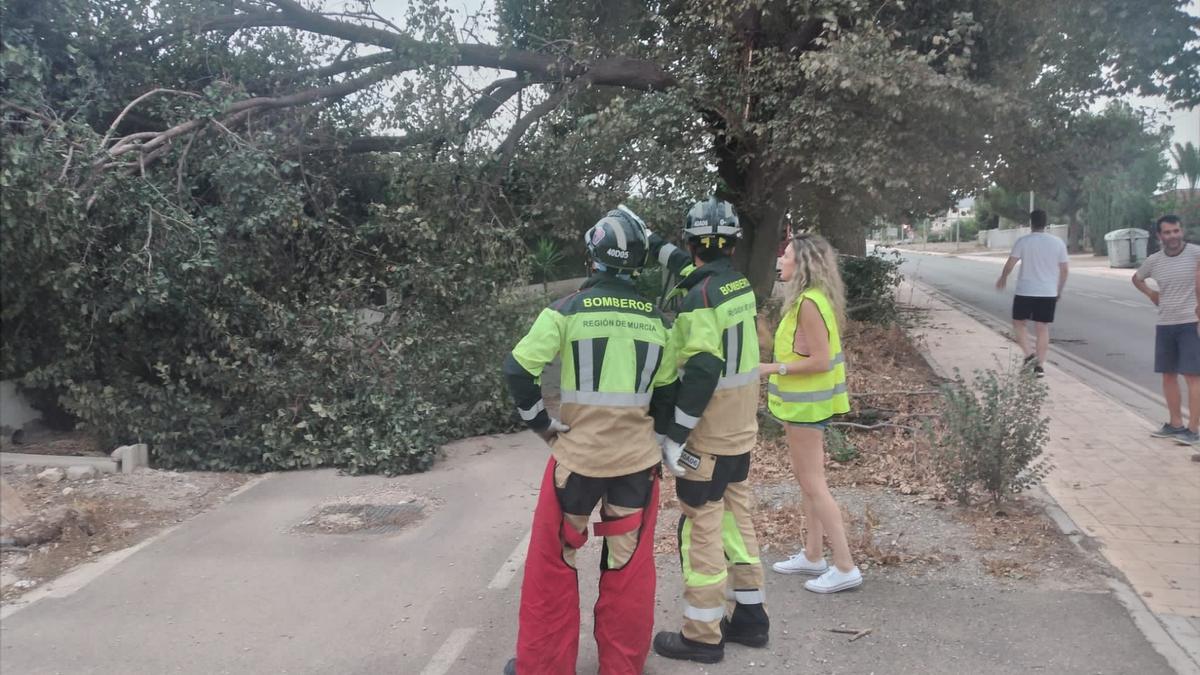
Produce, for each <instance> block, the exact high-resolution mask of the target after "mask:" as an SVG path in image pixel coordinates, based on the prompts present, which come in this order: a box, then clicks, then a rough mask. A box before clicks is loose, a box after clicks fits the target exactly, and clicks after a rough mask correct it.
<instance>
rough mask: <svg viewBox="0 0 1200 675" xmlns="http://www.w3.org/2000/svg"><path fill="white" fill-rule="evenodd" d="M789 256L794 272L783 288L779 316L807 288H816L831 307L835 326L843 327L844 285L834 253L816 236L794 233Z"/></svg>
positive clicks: (785, 311)
mask: <svg viewBox="0 0 1200 675" xmlns="http://www.w3.org/2000/svg"><path fill="white" fill-rule="evenodd" d="M792 255H793V256H795V261H796V272H795V274H793V275H792V279H791V281H789V282H787V285H786V286H784V292H783V306H782V307H781V308H780V316H782V315H784V314H787V312H788V310H790V309H791V308H792V306H793V305H794V304H795V303H796V300H797V298H799V297H800V294H801V293H803V292H804V291H806V290H808V289H810V288H816V289H820V290H821V291H822V292H823V293H825V297H827V298H829V303H830V304H832V305H833V313H834V316H835V317H836V318H837V323H838V327H839V328H841V327H842V326H844V325H845V324H846V285H845V284H844V283H843V282H842V273H841V272H840V271H839V270H838V257H837V251H835V250H833V247H832V246H830V245H829V242H828V241H826V240H825V237H822V236H821V235H819V234H808V233H803V234H797V235H796V236H794V237H792Z"/></svg>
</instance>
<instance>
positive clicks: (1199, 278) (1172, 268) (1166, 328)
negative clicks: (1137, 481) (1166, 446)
mask: <svg viewBox="0 0 1200 675" xmlns="http://www.w3.org/2000/svg"><path fill="white" fill-rule="evenodd" d="M1155 230H1156V231H1157V233H1158V240H1159V242H1161V243H1162V250H1161V251H1159V252H1158V253H1155V254H1154V255H1152V256H1150V257H1149V258H1146V262H1144V263H1142V266H1141V268H1140V269H1138V271H1137V272H1136V273H1135V274H1134V275H1133V285H1134V286H1136V287H1137V289H1138V290H1139V291H1141V292H1142V293H1144V294H1145V295H1146V297H1148V298H1150V301H1151V302H1153V303H1154V304H1155V305H1157V306H1158V325H1157V326H1156V327H1155V340H1154V372H1156V373H1162V378H1163V395H1164V396H1165V397H1166V399H1167V411H1168V412H1169V414H1170V419H1169V420H1168V421H1167V422H1166V423H1165V424H1163V425H1162V428H1161V429H1159V430H1158V431H1156V432H1154V434H1153V435H1154V436H1156V437H1158V438H1173V439H1175V441H1176V442H1178V443H1181V444H1183V445H1191V446H1195V445H1198V444H1200V434H1198V433H1197V431H1198V430H1200V306H1198V305H1197V303H1196V297H1197V294H1198V292H1197V289H1198V288H1200V246H1196V245H1195V244H1189V243H1187V242H1185V241H1184V240H1183V223H1182V222H1180V220H1179V216H1163V217H1162V218H1159V219H1158V222H1157V223H1156V224H1155ZM1147 279H1154V281H1155V283H1156V284H1157V285H1158V290H1155V289H1153V288H1151V287H1150V286H1149V285H1148V284H1147V283H1146V280H1147ZM1180 375H1183V379H1184V380H1186V381H1187V390H1188V423H1187V425H1186V426H1185V425H1184V423H1183V409H1182V399H1183V396H1182V393H1181V392H1180V389H1179V376H1180Z"/></svg>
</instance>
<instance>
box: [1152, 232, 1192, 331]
mask: <svg viewBox="0 0 1200 675" xmlns="http://www.w3.org/2000/svg"><path fill="white" fill-rule="evenodd" d="M1197 267H1200V246H1197V245H1195V244H1186V245H1184V247H1183V250H1182V251H1180V252H1179V253H1178V254H1177V255H1173V256H1172V255H1167V254H1166V253H1165V252H1163V251H1159V252H1158V253H1155V254H1154V255H1152V256H1150V257H1149V258H1146V262H1144V263H1142V266H1141V268H1140V269H1138V271H1137V276H1138V278H1139V279H1141V280H1143V281H1145V280H1146V279H1153V280H1154V281H1155V282H1156V283H1157V284H1158V324H1159V325H1160V326H1172V325H1179V324H1181V323H1195V322H1196V269H1197Z"/></svg>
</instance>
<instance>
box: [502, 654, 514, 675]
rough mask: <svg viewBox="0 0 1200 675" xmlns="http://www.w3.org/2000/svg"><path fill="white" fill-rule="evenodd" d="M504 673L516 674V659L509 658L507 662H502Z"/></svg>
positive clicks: (505, 674) (507, 674)
mask: <svg viewBox="0 0 1200 675" xmlns="http://www.w3.org/2000/svg"><path fill="white" fill-rule="evenodd" d="M504 675H517V660H516V659H515V658H512V659H509V660H508V663H506V664H504Z"/></svg>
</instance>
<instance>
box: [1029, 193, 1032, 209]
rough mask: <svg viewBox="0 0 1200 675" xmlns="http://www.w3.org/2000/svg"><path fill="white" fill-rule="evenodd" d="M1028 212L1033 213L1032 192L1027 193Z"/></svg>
mask: <svg viewBox="0 0 1200 675" xmlns="http://www.w3.org/2000/svg"><path fill="white" fill-rule="evenodd" d="M1029 212H1030V213H1033V190H1030V191H1029Z"/></svg>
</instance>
